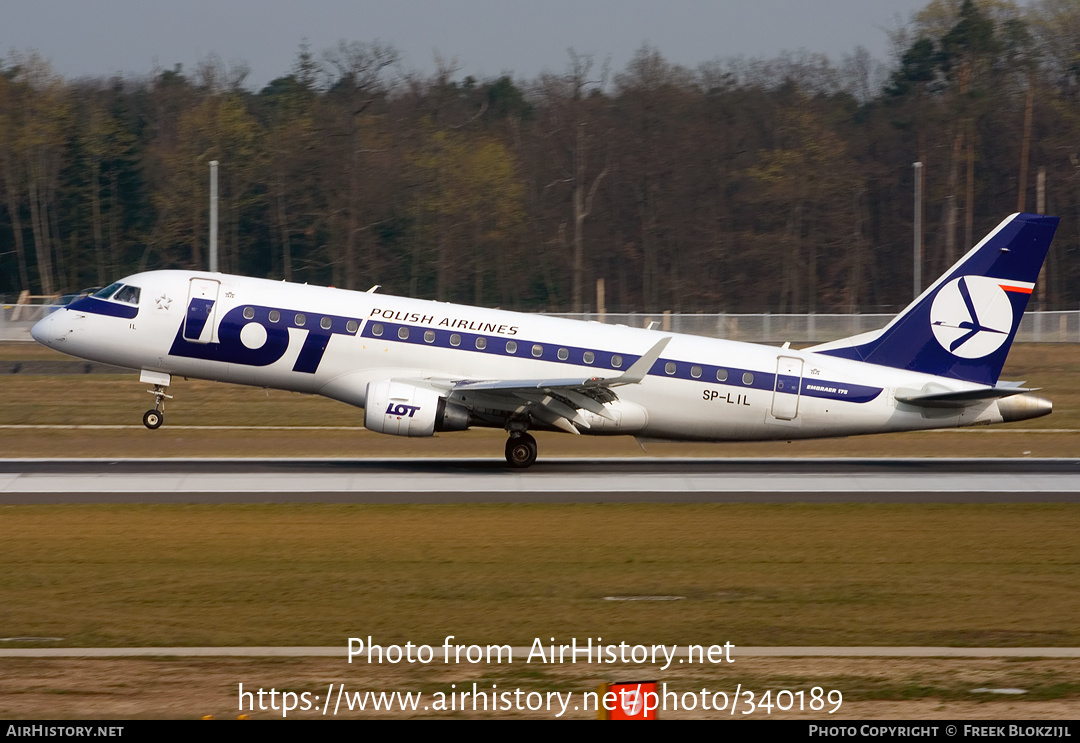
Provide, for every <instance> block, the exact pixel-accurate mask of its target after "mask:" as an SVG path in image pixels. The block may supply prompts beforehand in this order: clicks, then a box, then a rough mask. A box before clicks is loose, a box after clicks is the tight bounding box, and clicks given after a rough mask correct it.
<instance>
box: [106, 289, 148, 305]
mask: <svg viewBox="0 0 1080 743" xmlns="http://www.w3.org/2000/svg"><path fill="white" fill-rule="evenodd" d="M140 293H141V290H140V289H139V287H137V286H130V285H129V286H125V287H124V288H122V289H121V290H120V291H118V292H116V294H114V295H113V297H112V298H113V299H115V300H116V301H117V302H126V303H127V304H138V303H139V294H140Z"/></svg>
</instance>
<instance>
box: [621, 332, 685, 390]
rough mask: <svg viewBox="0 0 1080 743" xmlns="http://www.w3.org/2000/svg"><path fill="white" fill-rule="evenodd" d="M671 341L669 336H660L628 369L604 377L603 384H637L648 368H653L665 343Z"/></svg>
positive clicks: (665, 346) (647, 371)
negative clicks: (606, 377) (618, 374)
mask: <svg viewBox="0 0 1080 743" xmlns="http://www.w3.org/2000/svg"><path fill="white" fill-rule="evenodd" d="M670 342H671V336H668V337H667V338H661V339H660V340H658V341H657V342H656V345H655V346H653V347H652V348H650V349H649V350H648V351H646V352H645V355H644V356H642V357H641V358H640V359H638V360H637V361H635V362H634V363H633V364H632V365H631V366H630V368H629V369H627V370H626V371H625V372H623V373H622V374H621V375H620V376H618V377H614V378H609V379H605V380H604V382H605V385H606V386H608V387H610V386H613V385H616V384H637V383H638V382H640V381H641V380H643V379H644V378H645V375H646V374H648V373H649V370H650V369H652V368H653V364H655V363H656V360H657V359H658V358H660V354H662V353H663V352H664V349H665V348H667V344H668V343H670Z"/></svg>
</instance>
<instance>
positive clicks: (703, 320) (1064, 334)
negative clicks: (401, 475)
mask: <svg viewBox="0 0 1080 743" xmlns="http://www.w3.org/2000/svg"><path fill="white" fill-rule="evenodd" d="M55 309H56V307H55V305H53V306H51V307H50V306H49V305H41V304H23V305H15V304H9V305H3V306H0V341H29V340H32V339H31V337H30V328H31V327H33V325H34V323H35V322H37V321H38V320H40V319H41V318H42V317H44V316H45V314H46V313H47V312H49V311H52V310H55ZM545 314H546V313H545ZM550 316H552V317H567V318H572V319H575V320H588V321H592V322H601V323H606V324H609V325H627V326H629V327H634V328H645V327H649V325H650V323H655V324H656V325H655V327H656V328H657V329H658V330H663V331H666V332H669V333H687V334H689V335H703V336H707V337H710V338H727V339H729V340H735V341H749V342H752V343H776V344H780V343H784V342H787V341H790V342H791V343H797V344H806V343H824V342H825V341H831V340H836V339H837V338H846V337H848V336H852V335H857V334H859V333H866V332H868V331H871V330H877V329H878V328H881V327H884V326H885V324H886V323H888V322H889V320H890V319H892V317H893V315H891V314H866V315H859V314H845V315H841V314H790V315H789V314H783V315H771V314H768V313H765V314H685V313H684V314H676V313H654V314H648V313H632V314H623V313H611V312H609V313H605V314H599V313H595V312H594V313H579V314H567V313H552V314H550ZM1016 340H1017V341H1018V342H1021V343H1080V310H1068V311H1055V312H1028V313H1026V314H1025V315H1024V319H1023V320H1022V321H1021V322H1020V331H1019V333H1017V337H1016Z"/></svg>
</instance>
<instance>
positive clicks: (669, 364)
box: [664, 361, 675, 374]
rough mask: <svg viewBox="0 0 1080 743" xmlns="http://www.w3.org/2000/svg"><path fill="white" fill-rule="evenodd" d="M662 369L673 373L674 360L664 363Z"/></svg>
mask: <svg viewBox="0 0 1080 743" xmlns="http://www.w3.org/2000/svg"><path fill="white" fill-rule="evenodd" d="M664 371H666V372H667V373H668V374H674V373H675V362H674V361H669V362H667V363H666V364H664Z"/></svg>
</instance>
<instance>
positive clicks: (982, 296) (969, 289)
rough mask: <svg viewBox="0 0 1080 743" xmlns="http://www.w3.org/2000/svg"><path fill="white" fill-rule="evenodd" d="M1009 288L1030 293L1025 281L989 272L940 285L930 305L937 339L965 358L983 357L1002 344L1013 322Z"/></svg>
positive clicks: (1007, 336) (932, 326)
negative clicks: (989, 275)
mask: <svg viewBox="0 0 1080 743" xmlns="http://www.w3.org/2000/svg"><path fill="white" fill-rule="evenodd" d="M1006 290H1008V291H1014V292H1023V293H1027V294H1030V293H1031V288H1030V286H1027V285H1026V284H1024V285H1021V284H1020V282H1008V281H1003V280H1002V279H992V278H990V277H988V276H961V277H960V278H958V279H953V280H952V281H950V282H949V283H947V284H946V285H945V286H943V287H941V290H940V291H938V293H937V296H936V297H934V303H933V304H932V305H931V306H930V328H931V330H933V331H934V337H935V338H936V339H937V342H938V343H940V344H941V346H942V348H944V349H945V350H946V351H948V352H949V353H951V354H953V355H954V356H959V357H960V358H964V359H981V358H982V357H983V356H988V355H990V354H992V353H993V352H994V351H996V350H998V349H999V348H1001V346H1002V345H1003V344H1004V343H1005V341H1007V340H1008V339H1009V333H1010V332H1011V331H1012V324H1013V308H1012V302H1011V301H1009V295H1008V294H1006Z"/></svg>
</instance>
